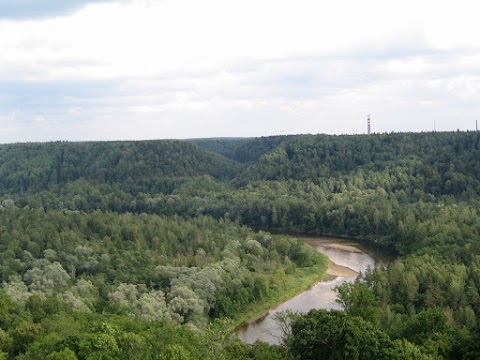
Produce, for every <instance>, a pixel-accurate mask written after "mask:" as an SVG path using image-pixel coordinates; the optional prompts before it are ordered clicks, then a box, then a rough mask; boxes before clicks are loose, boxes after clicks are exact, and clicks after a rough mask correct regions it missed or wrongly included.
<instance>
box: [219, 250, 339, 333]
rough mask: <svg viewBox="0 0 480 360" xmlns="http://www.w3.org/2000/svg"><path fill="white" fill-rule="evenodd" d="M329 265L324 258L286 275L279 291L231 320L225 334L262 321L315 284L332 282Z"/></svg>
mask: <svg viewBox="0 0 480 360" xmlns="http://www.w3.org/2000/svg"><path fill="white" fill-rule="evenodd" d="M329 265H330V264H329V259H328V257H327V256H325V261H324V262H322V263H321V264H317V265H314V266H312V267H309V268H303V269H297V270H296V271H295V273H293V274H288V275H286V277H285V280H284V283H283V286H282V289H280V291H275V292H273V293H272V294H271V296H269V297H268V298H267V299H265V300H264V301H261V302H258V303H256V304H252V305H250V306H248V307H247V308H246V309H245V311H244V312H242V314H240V315H239V316H238V317H235V318H233V319H232V323H231V325H230V326H229V327H228V328H227V329H226V331H227V333H232V332H234V331H235V330H237V329H239V328H241V327H242V326H243V325H244V324H247V323H250V322H252V321H258V320H260V319H262V318H263V317H265V316H267V315H268V313H269V311H270V310H272V309H275V308H276V307H277V306H279V305H281V304H283V303H284V302H285V301H288V300H289V299H291V298H293V297H295V296H297V295H298V294H300V293H302V292H304V291H305V290H308V289H309V288H310V287H312V286H313V285H315V284H316V283H318V282H321V281H329V280H333V279H334V278H335V276H333V275H330V274H328V269H329V267H330V266H329Z"/></svg>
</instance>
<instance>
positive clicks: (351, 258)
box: [238, 238, 391, 344]
mask: <svg viewBox="0 0 480 360" xmlns="http://www.w3.org/2000/svg"><path fill="white" fill-rule="evenodd" d="M304 240H305V243H306V244H308V245H310V246H312V247H313V248H315V249H316V250H318V251H319V252H321V253H324V254H325V255H327V256H328V257H329V258H330V260H331V262H333V264H331V266H330V268H329V273H330V274H331V275H335V276H337V277H336V278H335V279H334V280H332V281H327V282H319V283H317V284H315V285H314V286H312V287H311V288H310V289H308V290H306V291H304V292H303V293H301V294H299V295H297V296H295V297H294V298H292V299H290V300H288V301H286V302H284V303H283V304H281V305H279V306H278V307H276V308H274V309H270V311H269V312H268V314H266V316H265V317H262V318H261V319H257V320H252V321H250V322H248V323H246V324H244V326H242V327H241V328H240V329H239V331H238V336H239V338H240V339H241V340H242V341H244V342H246V343H254V342H255V341H257V340H261V341H265V342H267V343H270V344H277V343H279V342H280V337H281V335H282V332H281V329H280V328H279V325H278V323H277V322H276V321H275V320H274V316H275V314H276V313H278V312H281V311H285V310H290V311H298V312H308V311H309V310H311V309H340V308H341V307H340V306H339V305H338V304H337V303H336V302H335V299H336V295H337V294H336V292H335V291H334V290H333V289H334V288H335V286H338V285H340V284H342V283H343V282H345V281H349V282H352V281H354V280H355V278H356V276H357V274H358V272H360V271H365V270H366V269H367V268H368V267H373V266H374V265H375V262H376V261H381V262H386V261H388V260H389V258H391V257H390V256H389V255H388V254H387V253H385V252H382V251H379V250H378V249H374V248H365V247H363V246H362V245H360V244H358V243H355V242H352V241H348V240H343V239H324V238H305V239H304Z"/></svg>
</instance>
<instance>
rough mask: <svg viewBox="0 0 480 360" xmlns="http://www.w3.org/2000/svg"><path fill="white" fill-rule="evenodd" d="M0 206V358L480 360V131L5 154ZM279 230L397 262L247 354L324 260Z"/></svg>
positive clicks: (61, 147) (60, 147) (20, 149)
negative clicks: (251, 320) (266, 323)
mask: <svg viewBox="0 0 480 360" xmlns="http://www.w3.org/2000/svg"><path fill="white" fill-rule="evenodd" d="M0 202H1V205H0V258H1V261H0V283H1V284H2V289H0V359H1V358H5V359H137V358H138V359H140V358H142V359H150V358H151V359H158V358H160V359H215V358H217V359H318V358H325V359H477V358H480V345H479V344H480V342H479V340H480V338H479V335H478V334H480V210H479V205H480V134H479V133H478V132H445V133H440V132H439V133H436V132H433V133H432V132H430V133H392V134H372V135H368V136H366V135H348V136H347V135H344V136H328V135H291V136H274V137H262V138H252V139H238V138H232V139H229V138H225V139H222V138H220V139H198V140H187V141H174V140H168V141H166V140H165V141H138V142H133V141H132V142H92V143H68V142H53V143H44V144H39V143H34V144H9V145H0ZM253 229H254V230H253ZM269 231H270V232H274V233H278V232H284V233H298V232H302V233H311V234H319V235H331V236H343V237H350V238H356V239H361V240H362V241H368V242H372V243H375V244H381V245H382V246H387V247H389V248H391V249H392V250H394V251H396V252H397V254H398V258H397V259H396V260H395V261H392V262H391V263H390V264H388V266H382V267H377V268H374V269H370V270H369V271H367V272H366V273H365V274H361V275H360V276H359V277H358V279H357V281H356V282H355V283H354V284H344V285H342V286H340V287H339V288H338V289H337V291H338V294H339V298H338V301H339V303H340V304H342V306H343V308H344V311H326V310H314V311H311V312H310V313H308V314H304V315H299V314H288V316H286V317H285V319H284V321H285V322H286V323H288V328H289V329H290V331H288V333H286V335H285V338H284V339H283V342H282V344H281V345H279V346H270V345H267V344H263V343H256V344H254V345H247V344H243V343H241V342H240V341H238V340H236V339H235V337H234V336H232V335H231V331H232V329H233V328H235V326H236V325H238V323H239V322H241V321H242V319H245V317H248V316H251V315H252V314H255V312H259V311H261V310H262V309H264V308H265V306H266V307H268V306H269V305H271V304H273V303H275V302H277V301H279V299H280V298H279V294H283V295H284V296H286V295H288V294H293V293H295V292H298V291H300V290H301V289H302V288H304V287H307V286H308V285H309V284H311V283H312V282H313V281H316V280H318V279H319V278H321V276H322V274H323V273H324V272H325V269H326V266H327V262H326V259H325V257H324V256H322V255H321V254H318V253H316V252H314V251H313V250H312V249H310V248H309V247H307V246H305V245H303V244H302V243H301V242H300V241H298V240H296V239H294V238H291V237H288V236H279V235H271V234H270V233H269Z"/></svg>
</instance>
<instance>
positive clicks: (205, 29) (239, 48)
mask: <svg viewBox="0 0 480 360" xmlns="http://www.w3.org/2000/svg"><path fill="white" fill-rule="evenodd" d="M475 5H476V1H465V0H456V1H442V0H435V1H429V0H424V1H419V0H402V1H389V0H379V1H375V0H362V1H358V0H352V1H349V0H337V1H331V0H329V1H323V0H291V1H290V0H156V1H155V0H150V1H149V0H118V1H106V0H104V1H99V0H97V1H96V0H42V1H40V0H0V142H2V143H10V142H24V141H51V140H71V141H77V140H119V139H120V140H123V139H165V138H197V137H232V136H242V137H243V136H266V135H276V134H299V133H313V134H316V133H327V134H352V133H365V132H366V119H367V114H370V116H371V119H372V129H373V131H375V132H390V131H431V130H433V127H434V124H435V126H436V130H437V131H444V130H457V129H460V130H467V129H470V130H473V129H475V120H477V119H478V120H480V36H479V34H480V20H479V16H478V14H479V12H478V9H477V7H478V6H480V5H477V7H476V6H475Z"/></svg>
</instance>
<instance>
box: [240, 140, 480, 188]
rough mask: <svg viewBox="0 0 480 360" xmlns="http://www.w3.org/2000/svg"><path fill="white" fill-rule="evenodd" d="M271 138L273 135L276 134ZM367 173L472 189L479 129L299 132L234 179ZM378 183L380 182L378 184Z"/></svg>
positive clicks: (479, 154)
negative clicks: (333, 133) (342, 132)
mask: <svg viewBox="0 0 480 360" xmlns="http://www.w3.org/2000/svg"><path fill="white" fill-rule="evenodd" d="M275 140H276V139H275ZM359 172H360V174H361V176H362V177H364V178H367V177H368V176H369V175H367V174H370V176H371V175H372V174H376V175H375V176H376V177H379V174H381V176H382V177H385V178H387V179H388V181H385V183H389V184H392V186H398V187H399V188H401V187H402V186H403V185H402V183H405V184H408V186H410V187H412V188H413V187H420V188H421V189H422V190H424V191H425V192H426V193H432V194H460V193H462V192H464V191H466V190H467V188H470V189H471V190H473V191H475V192H477V191H479V190H480V189H479V188H478V180H477V179H478V178H480V134H479V133H477V132H446V133H393V134H374V135H369V136H366V135H342V136H329V135H303V136H295V137H291V138H287V139H285V140H284V141H282V142H280V143H279V145H278V146H276V147H275V148H273V150H271V151H269V152H267V153H265V154H263V156H261V157H260V159H259V160H258V161H257V162H255V163H253V164H252V165H251V166H250V167H249V168H248V169H247V170H246V171H245V172H244V173H243V174H242V175H241V176H240V177H237V180H240V181H241V183H243V184H246V183H248V182H251V181H254V180H286V179H294V180H302V181H312V182H314V183H320V182H322V181H324V179H327V178H339V177H342V176H350V175H352V174H357V175H358V174H359ZM380 185H381V184H380Z"/></svg>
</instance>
